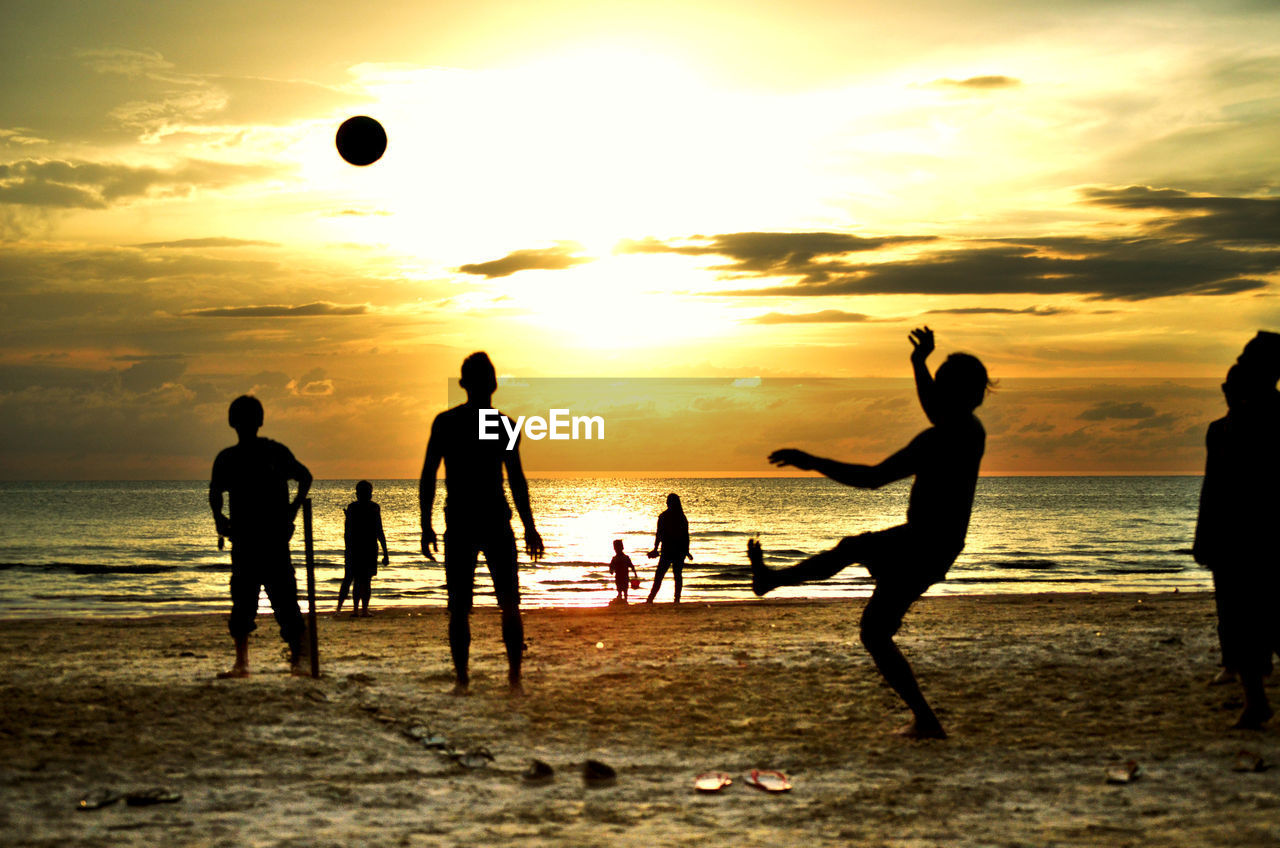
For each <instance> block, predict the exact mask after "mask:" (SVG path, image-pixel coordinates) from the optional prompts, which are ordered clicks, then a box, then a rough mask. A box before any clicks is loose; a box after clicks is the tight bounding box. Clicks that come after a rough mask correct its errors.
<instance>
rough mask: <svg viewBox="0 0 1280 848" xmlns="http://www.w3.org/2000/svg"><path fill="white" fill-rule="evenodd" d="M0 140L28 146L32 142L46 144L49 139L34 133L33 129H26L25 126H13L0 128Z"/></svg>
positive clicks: (32, 143)
mask: <svg viewBox="0 0 1280 848" xmlns="http://www.w3.org/2000/svg"><path fill="white" fill-rule="evenodd" d="M0 142H4V143H5V144H17V145H21V146H23V147H28V146H30V145H34V144H48V143H49V139H47V138H41V137H40V136H38V135H36V134H35V130H31V129H27V128H26V127H14V128H12V129H4V128H0Z"/></svg>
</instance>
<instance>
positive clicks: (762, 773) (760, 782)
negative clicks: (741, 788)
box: [745, 769, 791, 792]
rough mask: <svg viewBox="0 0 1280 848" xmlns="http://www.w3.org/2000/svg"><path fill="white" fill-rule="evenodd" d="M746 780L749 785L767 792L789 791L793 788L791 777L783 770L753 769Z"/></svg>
mask: <svg viewBox="0 0 1280 848" xmlns="http://www.w3.org/2000/svg"><path fill="white" fill-rule="evenodd" d="M745 782H746V784H747V785H748V786H754V787H755V788H756V789H763V790H764V791H765V792H788V791H790V790H791V781H790V779H788V778H787V776H786V775H785V774H783V773H782V772H780V771H774V770H772V769H752V770H751V773H750V774H748V775H747V778H746V781H745Z"/></svg>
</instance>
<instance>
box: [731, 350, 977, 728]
mask: <svg viewBox="0 0 1280 848" xmlns="http://www.w3.org/2000/svg"><path fill="white" fill-rule="evenodd" d="M910 339H911V346H912V351H911V365H912V370H913V371H914V372H915V379H916V393H917V395H918V396H919V398H920V405H921V406H922V407H923V408H924V412H925V415H926V416H928V418H929V421H930V423H932V424H933V426H932V427H930V428H929V429H927V430H925V431H924V432H922V433H920V434H919V435H918V436H916V437H915V438H914V439H912V440H911V442H910V444H908V445H907V446H906V447H905V448H903V449H902V450H900V451H898V452H897V453H895V454H893V455H892V456H890V457H889V458H888V459H886V460H884V461H883V462H881V463H880V464H879V465H851V464H846V463H843V462H836V461H835V460H831V459H822V458H819V457H815V456H811V455H810V454H807V453H805V452H804V451H799V450H795V449H791V448H788V449H784V450H778V451H774V452H773V453H772V454H770V455H769V461H770V462H772V463H773V464H775V465H779V466H784V465H792V466H795V467H796V468H801V469H804V470H806V471H818V472H820V473H822V474H825V475H826V476H827V477H830V478H831V479H832V480H835V481H837V482H840V483H844V484H845V485H847V486H856V487H858V488H860V489H878V488H880V487H881V486H883V485H885V484H887V483H892V482H894V481H895V480H901V479H903V478H904V477H910V476H912V475H914V476H915V482H914V483H913V484H912V486H911V496H910V499H909V501H908V505H907V523H906V524H903V525H900V526H898V527H892V528H890V529H888V530H879V531H876V532H872V533H862V534H860V535H858V536H846V537H845V538H844V539H843V540H842V541H841V542H840V544H838V545H836V546H835V547H834V548H832V549H831V550H829V551H825V552H823V553H820V554H816V555H815V556H812V557H809V558H808V559H806V560H804V561H803V562H801V563H798V564H796V565H794V566H791V567H790V568H782V569H778V570H772V569H770V568H768V567H767V566H765V564H764V556H763V553H762V551H761V549H760V542H759V541H758V540H754V539H753V540H752V541H750V542H748V543H747V556H748V558H749V559H750V561H751V582H752V589H754V590H755V593H756V594H757V595H764V594H766V593H767V592H769V591H771V590H773V589H775V588H777V587H778V586H793V585H796V584H798V583H803V582H806V581H809V580H825V579H827V578H830V577H832V576H833V575H835V574H836V573H837V572H839V571H840V570H842V569H843V568H844V567H845V566H847V565H852V564H853V563H861V564H863V565H865V566H866V567H867V570H868V571H869V572H870V573H871V576H872V577H873V578H874V579H875V583H876V587H875V590H874V591H873V592H872V594H871V598H870V600H868V601H867V605H866V608H865V609H864V610H863V612H862V622H861V637H862V644H863V645H864V646H866V649H867V651H868V653H870V654H871V658H872V659H873V660H875V663H876V667H877V668H879V669H880V673H881V674H883V675H884V678H885V680H886V681H888V683H889V685H890V686H892V687H893V689H894V691H896V692H897V693H898V695H899V696H900V697H901V698H902V700H903V701H905V702H906V704H907V706H908V707H910V708H911V712H912V714H913V715H914V717H915V718H914V720H913V721H912V723H911V724H909V725H907V726H906V727H904V728H902V730H901V731H899V732H900V733H902V734H903V735H905V736H910V737H912V738H916V739H922V738H933V739H943V738H945V737H946V733H945V731H944V730H943V729H942V724H941V722H939V721H938V717H937V716H936V715H935V714H934V712H933V709H932V708H931V707H930V706H929V703H928V701H926V700H925V697H924V695H923V694H922V693H921V691H920V686H919V684H918V683H917V682H916V678H915V674H913V673H912V671H911V666H910V664H909V663H908V662H907V659H906V657H904V656H903V655H902V652H901V651H899V650H898V646H897V645H895V644H894V642H893V636H894V634H895V633H897V632H898V628H899V627H900V626H901V625H902V618H903V616H904V615H905V614H906V612H907V610H908V609H909V608H910V607H911V605H912V604H913V603H915V602H916V600H917V599H918V598H919V597H920V596H921V595H923V594H924V593H925V590H927V589H928V588H929V587H930V586H932V585H933V584H934V583H937V582H939V581H940V580H942V579H943V578H944V577H945V576H946V573H947V569H948V568H950V567H951V563H952V562H954V561H955V558H956V556H957V555H959V553H960V551H961V550H963V549H964V540H965V534H966V533H967V532H968V528H969V513H970V511H971V510H972V508H973V493H974V488H975V487H976V485H977V480H978V465H979V463H980V462H981V461H982V453H983V450H984V449H985V445H986V433H985V431H984V430H983V429H982V424H981V422H979V421H978V419H977V417H976V416H974V414H973V412H974V410H975V409H977V408H978V406H980V405H981V404H982V400H983V397H984V396H985V394H986V392H987V390H988V388H990V385H991V383H990V381H989V380H988V378H987V369H986V368H985V367H984V366H983V364H982V363H981V362H980V361H979V360H978V359H977V358H976V357H973V356H970V355H969V354H965V353H953V354H951V356H949V357H947V360H946V362H944V363H942V365H941V366H939V368H938V372H937V375H936V376H935V377H930V376H929V369H928V367H927V366H926V364H925V361H926V360H927V359H928V357H929V354H930V353H932V352H933V347H934V342H933V331H932V330H930V329H929V328H928V327H924V328H921V329H917V330H913V331H912V332H911V336H910Z"/></svg>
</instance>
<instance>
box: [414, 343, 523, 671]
mask: <svg viewBox="0 0 1280 848" xmlns="http://www.w3.org/2000/svg"><path fill="white" fill-rule="evenodd" d="M461 385H462V388H463V389H464V390H465V391H466V393H467V402H466V403H464V404H462V405H460V406H455V407H454V408H453V409H450V410H447V411H445V412H442V413H440V414H439V415H437V416H436V420H435V422H434V423H432V425H431V438H430V440H429V441H428V442H427V459H426V462H424V463H423V465H422V478H421V479H420V480H419V481H418V507H419V509H420V510H421V514H422V554H423V556H425V557H426V558H427V559H431V560H434V559H435V557H434V556H432V552H433V551H435V550H436V531H435V529H434V528H433V527H432V526H431V511H432V507H433V506H434V505H435V499H436V472H437V471H438V470H439V468H440V462H441V461H443V462H444V476H445V486H446V497H445V503H444V522H445V533H444V573H445V583H446V584H447V587H448V592H449V648H450V650H451V652H452V654H453V669H454V673H455V675H456V677H457V684H456V685H455V686H454V688H453V694H455V695H466V694H468V693H469V687H470V683H471V678H470V675H469V674H468V671H467V663H468V657H469V654H470V650H471V622H470V620H469V617H470V615H471V602H472V595H473V593H474V591H475V572H476V554H477V553H479V552H481V551H483V552H484V560H485V563H486V564H487V565H488V566H489V575H490V577H492V578H493V591H494V594H495V595H496V596H497V599H498V606H499V607H500V608H501V609H502V641H503V642H504V643H505V644H506V646H507V667H508V670H507V682H508V684H509V685H510V687H511V692H512V694H521V693H522V692H523V689H522V688H521V685H520V663H521V660H522V659H523V654H524V625H523V624H522V623H521V621H520V578H519V574H518V573H517V571H516V540H515V536H514V535H513V534H512V532H511V507H510V506H508V505H507V496H506V493H505V491H504V490H503V485H502V469H503V467H504V466H505V467H506V472H507V481H508V482H509V483H510V485H511V497H512V499H513V500H514V501H515V504H516V512H518V513H519V514H520V520H521V521H522V522H523V523H524V548H525V552H526V553H528V554H529V556H530V557H531V558H532V559H533V560H535V561H536V560H537V559H538V557H540V556H542V537H541V536H539V535H538V531H537V530H536V529H535V528H534V526H533V512H532V511H531V510H530V508H529V485H528V483H527V482H526V481H525V479H524V469H522V468H521V466H520V441H519V438H517V439H516V443H515V445H514V446H513V447H512V448H511V449H510V450H508V449H507V438H506V436H505V433H506V432H507V430H506V429H505V428H507V427H510V428H511V429H513V430H514V429H515V427H514V425H513V424H511V422H510V419H508V418H507V417H506V416H505V415H503V416H501V418H502V421H503V425H502V428H499V432H501V433H503V434H504V435H503V437H502V438H499V439H494V440H487V439H481V438H480V437H479V431H480V412H481V410H485V409H491V408H492V406H493V392H494V390H495V389H497V387H498V379H497V376H496V375H495V373H494V370H493V363H491V362H490V361H489V356H488V354H486V353H473V354H471V355H470V356H468V357H467V358H466V360H465V361H464V362H463V363H462V380H461Z"/></svg>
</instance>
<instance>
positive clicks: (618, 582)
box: [609, 539, 640, 604]
mask: <svg viewBox="0 0 1280 848" xmlns="http://www.w3.org/2000/svg"><path fill="white" fill-rule="evenodd" d="M628 570H629V571H630V572H631V573H630V574H628V573H627V572H628ZM609 571H611V572H612V573H613V581H614V585H615V586H617V587H618V597H616V598H614V600H615V601H621V602H622V603H624V604H625V603H626V602H627V598H628V595H629V594H630V591H629V590H630V583H631V578H632V577H635V578H636V580H637V582H639V578H640V575H639V574H637V573H636V567H635V564H634V563H632V562H631V557H629V556H627V554H626V552H625V551H623V549H622V540H621V539H614V540H613V559H611V560H609Z"/></svg>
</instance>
